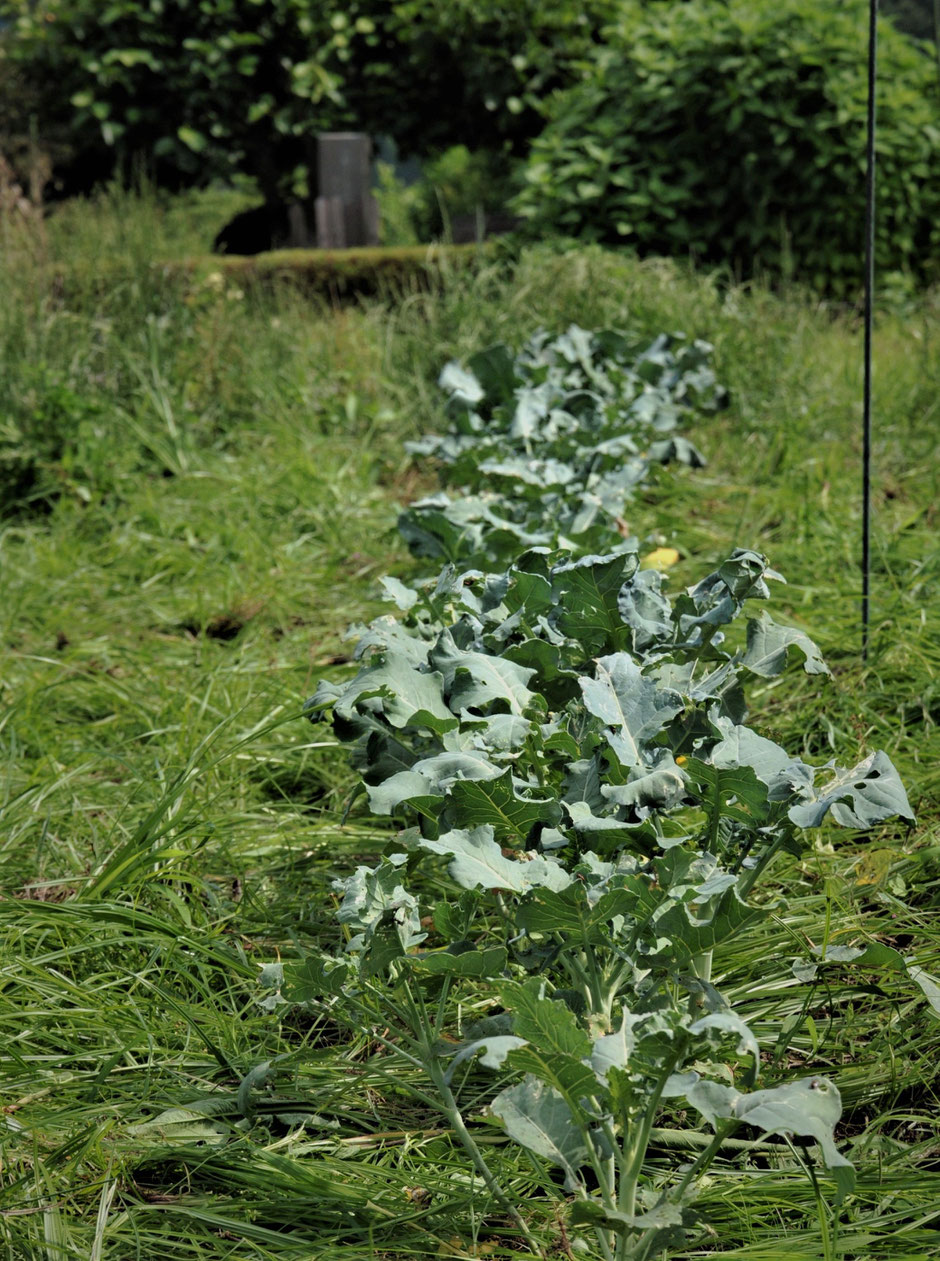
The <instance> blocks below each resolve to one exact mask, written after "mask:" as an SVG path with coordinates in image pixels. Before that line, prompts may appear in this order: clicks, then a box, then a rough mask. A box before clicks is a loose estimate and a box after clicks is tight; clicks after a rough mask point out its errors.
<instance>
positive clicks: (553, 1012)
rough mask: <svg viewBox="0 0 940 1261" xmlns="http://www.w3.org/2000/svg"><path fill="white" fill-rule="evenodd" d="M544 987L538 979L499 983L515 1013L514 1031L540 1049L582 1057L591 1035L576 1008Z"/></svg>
mask: <svg viewBox="0 0 940 1261" xmlns="http://www.w3.org/2000/svg"><path fill="white" fill-rule="evenodd" d="M543 988H544V987H543V986H542V985H541V984H540V983H539V981H538V980H533V981H528V982H526V983H525V984H523V985H519V984H518V983H513V984H510V983H504V984H503V985H501V986H500V987H499V996H500V999H501V1000H502V1003H503V1006H504V1007H505V1008H506V1009H507V1011H511V1012H512V1013H513V1022H512V1027H513V1032H514V1033H517V1034H519V1036H520V1037H522V1038H525V1039H526V1040H527V1041H528V1042H531V1043H532V1044H533V1045H534V1046H535V1047H536V1048H537V1049H538V1050H539V1051H543V1052H549V1053H558V1054H561V1055H573V1056H575V1057H576V1058H577V1059H583V1058H584V1057H585V1056H587V1055H589V1054H590V1050H591V1042H590V1039H589V1038H588V1036H587V1034H586V1033H585V1032H584V1030H583V1029H581V1028H580V1026H579V1025H578V1022H577V1020H576V1018H575V1015H574V1012H572V1011H571V1010H570V1009H569V1008H568V1007H566V1006H565V1004H564V1003H560V1002H556V1001H555V1000H554V999H551V998H546V997H545V996H544V994H543V993H542V990H543Z"/></svg>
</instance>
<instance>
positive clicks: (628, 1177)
mask: <svg viewBox="0 0 940 1261" xmlns="http://www.w3.org/2000/svg"><path fill="white" fill-rule="evenodd" d="M684 1050H685V1048H684V1047H680V1048H678V1049H677V1050H676V1052H675V1054H674V1055H672V1056H671V1057H670V1059H669V1062H668V1064H667V1065H666V1066H665V1068H664V1070H663V1071H662V1072H661V1073H660V1075H659V1080H658V1081H657V1083H656V1089H655V1090H654V1091H653V1093H652V1095H650V1097H649V1099H648V1100H647V1102H646V1112H645V1115H644V1116H643V1119H642V1121H641V1122H640V1126H639V1132H638V1133H637V1135H636V1138H635V1139H634V1140H633V1142H632V1143H631V1145H630V1155H629V1157H628V1159H627V1161H626V1163H625V1164H624V1166H623V1168H622V1170H621V1174H620V1196H619V1202H618V1208H619V1209H620V1211H621V1213H626V1214H627V1215H628V1216H631V1217H632V1216H633V1215H634V1213H635V1212H636V1193H637V1187H638V1186H639V1182H640V1174H641V1173H642V1172H643V1163H644V1161H645V1160H646V1151H647V1148H648V1147H649V1142H650V1136H651V1134H652V1132H653V1122H654V1121H655V1120H656V1112H657V1109H658V1108H659V1101H660V1099H661V1098H662V1093H663V1091H664V1090H665V1088H666V1082H667V1081H668V1079H669V1077H670V1075H671V1074H672V1072H673V1071H674V1069H675V1067H676V1064H677V1063H678V1062H679V1058H680V1056H681V1054H682V1053H683V1052H684ZM628 1120H629V1119H628V1118H627V1117H625V1118H624V1131H626V1129H627V1126H628ZM631 1252H632V1248H631V1245H630V1236H629V1235H624V1236H623V1238H622V1239H621V1241H620V1247H619V1249H618V1252H617V1257H618V1261H629V1258H630V1257H631Z"/></svg>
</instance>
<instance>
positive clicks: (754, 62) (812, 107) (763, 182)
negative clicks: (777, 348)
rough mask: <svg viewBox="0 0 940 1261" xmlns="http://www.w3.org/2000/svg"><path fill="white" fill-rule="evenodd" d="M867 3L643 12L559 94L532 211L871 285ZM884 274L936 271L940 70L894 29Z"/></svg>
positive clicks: (611, 234)
mask: <svg viewBox="0 0 940 1261" xmlns="http://www.w3.org/2000/svg"><path fill="white" fill-rule="evenodd" d="M863 16H864V14H863V11H862V6H858V5H849V6H834V5H830V4H822V5H820V4H818V3H816V2H815V0H811V2H807V0H781V3H779V4H775V5H755V4H754V3H752V0H743V2H742V0H730V2H726V0H690V3H688V4H682V5H676V4H674V3H671V2H667V3H663V2H662V0H660V2H658V3H652V4H647V5H644V6H642V7H632V8H630V9H628V10H626V11H625V13H624V17H623V19H622V21H621V23H620V24H619V26H617V27H616V28H615V29H614V30H611V31H609V32H608V43H607V46H606V47H605V49H604V50H603V51H602V52H601V53H600V54H599V55H598V57H597V58H596V60H595V63H594V65H593V67H592V71H591V72H590V73H589V74H588V75H586V76H585V77H584V78H583V80H582V81H581V82H579V83H578V84H576V85H574V86H573V87H571V88H569V89H567V90H566V91H564V92H561V93H559V94H556V96H555V97H554V98H553V100H552V102H551V105H550V107H549V114H548V122H547V125H546V127H545V129H544V131H543V132H542V133H541V135H540V136H539V137H537V138H536V140H535V141H534V143H533V145H532V151H531V156H530V159H529V162H528V165H527V168H526V180H527V187H526V189H525V191H524V192H523V193H522V195H521V197H520V198H519V201H518V207H519V209H520V211H521V213H522V214H524V215H525V216H526V217H527V218H528V219H529V220H530V222H531V223H532V225H533V228H534V230H535V231H536V232H537V233H538V232H542V233H544V232H546V231H551V230H555V231H559V230H560V231H563V232H566V233H568V234H569V235H571V236H573V237H579V238H582V239H585V238H586V239H590V240H600V241H604V242H606V243H616V242H618V241H619V242H623V243H627V244H632V245H634V246H636V247H637V248H638V249H640V250H641V251H642V252H644V253H660V254H668V255H678V256H683V255H691V256H692V257H693V258H697V259H700V260H704V261H707V262H710V263H721V262H724V263H726V264H728V265H730V266H731V267H732V269H734V270H735V272H736V273H737V274H738V275H745V276H747V275H753V274H754V272H755V270H763V271H765V272H766V273H768V274H770V275H781V274H783V275H787V274H790V275H793V274H796V275H799V276H801V277H803V278H805V279H807V280H809V281H810V282H811V283H813V284H815V285H816V286H817V287H819V288H825V287H830V288H835V289H838V290H842V291H845V290H846V289H849V290H851V289H854V288H856V287H857V284H858V274H859V254H860V250H861V246H862V242H863V240H864V210H865V170H866V156H865V155H866V98H867V43H868V34H867V27H866V24H865V22H864V21H862V20H860V19H861V18H863ZM879 45H880V47H879V62H880V79H879V93H878V124H877V126H878V130H877V151H878V209H879V213H878V217H877V233H876V259H877V266H878V268H879V270H906V271H908V272H912V273H923V272H924V271H925V270H926V271H929V270H930V269H932V268H933V269H935V268H936V266H937V253H938V245H940V238H938V237H937V225H938V223H940V185H938V183H937V180H936V174H937V156H936V155H937V144H938V140H940V84H938V82H937V73H936V70H937V68H936V66H934V65H933V64H932V63H931V61H930V60H929V59H928V58H927V57H926V56H924V55H923V53H922V52H921V51H919V50H918V49H917V48H916V47H915V46H914V45H913V44H912V43H911V42H910V41H909V40H908V39H907V38H906V37H904V36H902V35H900V34H898V32H897V31H895V30H894V29H893V27H892V26H891V25H890V24H889V23H887V22H883V23H882V24H881V29H880V32H879Z"/></svg>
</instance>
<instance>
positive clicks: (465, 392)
mask: <svg viewBox="0 0 940 1261" xmlns="http://www.w3.org/2000/svg"><path fill="white" fill-rule="evenodd" d="M438 385H439V386H440V387H441V389H442V390H446V391H447V392H448V393H449V394H450V395H451V397H452V398H455V399H457V400H458V401H459V402H461V403H466V404H467V405H468V406H471V407H473V406H475V405H476V404H477V403H479V402H481V401H482V399H483V397H484V391H483V387H482V385H481V384H480V382H479V381H478V380H477V378H476V377H475V376H474V374H473V373H472V372H468V371H467V369H466V368H462V367H461V366H460V364H459V363H457V362H456V360H451V362H450V363H447V364H445V365H444V367H443V369H442V370H441V375H440V377H439V378H438Z"/></svg>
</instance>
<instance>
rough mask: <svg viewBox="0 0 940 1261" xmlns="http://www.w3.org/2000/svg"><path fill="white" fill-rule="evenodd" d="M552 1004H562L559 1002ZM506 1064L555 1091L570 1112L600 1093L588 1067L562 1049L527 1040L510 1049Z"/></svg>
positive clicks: (560, 1005) (555, 1005) (558, 1005)
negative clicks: (557, 1049)
mask: <svg viewBox="0 0 940 1261" xmlns="http://www.w3.org/2000/svg"><path fill="white" fill-rule="evenodd" d="M552 1005H553V1006H554V1007H564V1004H563V1003H560V1002H559V1003H553V1004H552ZM565 1010H566V1011H567V1010H568V1009H567V1008H565ZM509 1064H510V1067H511V1068H513V1069H515V1070H516V1071H517V1072H522V1073H525V1074H526V1075H527V1076H528V1077H534V1078H536V1079H537V1080H538V1081H540V1082H544V1083H545V1085H546V1086H549V1087H551V1088H552V1089H553V1090H556V1091H557V1092H558V1093H559V1094H560V1095H561V1096H562V1098H563V1099H564V1100H565V1101H566V1102H567V1103H568V1105H569V1107H570V1108H571V1109H572V1110H573V1111H579V1110H580V1109H581V1108H582V1107H583V1101H584V1100H586V1099H592V1098H596V1097H597V1096H599V1095H600V1094H601V1093H602V1091H601V1090H600V1089H599V1087H598V1081H597V1078H596V1077H595V1075H594V1073H593V1072H592V1071H591V1069H590V1067H589V1066H588V1065H587V1064H586V1063H585V1062H584V1061H583V1060H580V1059H578V1058H577V1057H576V1056H574V1055H571V1054H570V1053H568V1052H565V1051H553V1050H551V1049H550V1048H549V1047H545V1046H536V1045H535V1044H534V1043H532V1042H527V1043H525V1045H523V1046H521V1047H518V1048H517V1049H515V1050H513V1052H512V1054H511V1055H510V1056H509Z"/></svg>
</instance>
